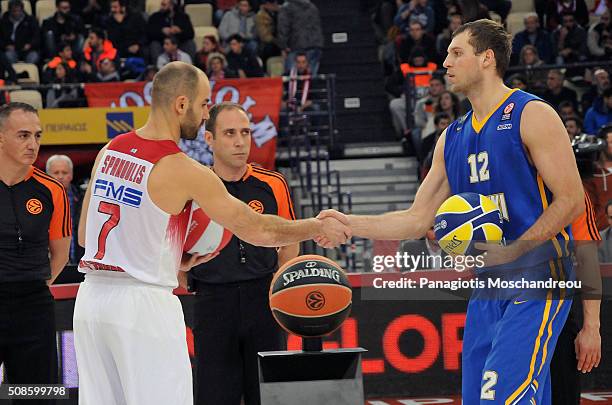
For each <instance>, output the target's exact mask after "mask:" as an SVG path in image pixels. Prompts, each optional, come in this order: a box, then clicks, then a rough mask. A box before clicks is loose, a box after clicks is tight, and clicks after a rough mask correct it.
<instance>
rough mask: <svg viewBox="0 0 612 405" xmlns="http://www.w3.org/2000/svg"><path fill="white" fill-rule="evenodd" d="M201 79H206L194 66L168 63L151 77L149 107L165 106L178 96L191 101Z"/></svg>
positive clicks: (182, 63)
mask: <svg viewBox="0 0 612 405" xmlns="http://www.w3.org/2000/svg"><path fill="white" fill-rule="evenodd" d="M201 80H208V79H207V78H206V75H205V74H204V72H202V71H201V70H200V69H198V68H196V67H195V66H193V65H190V64H187V63H184V62H171V63H168V64H167V65H166V66H164V67H163V68H162V69H161V70H160V71H159V72H157V74H156V75H155V77H154V78H153V89H152V91H151V97H152V100H151V107H152V108H153V109H155V108H157V107H166V106H168V105H169V104H171V103H173V102H174V100H176V98H177V97H180V96H185V97H187V99H188V100H189V101H190V102H193V101H194V98H195V97H196V95H197V92H198V89H199V88H200V86H199V84H200V81H201Z"/></svg>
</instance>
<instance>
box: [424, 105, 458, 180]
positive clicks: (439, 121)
mask: <svg viewBox="0 0 612 405" xmlns="http://www.w3.org/2000/svg"><path fill="white" fill-rule="evenodd" d="M451 122H453V119H452V118H451V116H450V115H448V114H447V113H445V112H438V113H436V115H435V117H434V125H435V128H436V129H435V131H433V132H431V133H429V134H428V135H427V136H425V137H424V138H423V140H422V142H421V153H422V155H423V160H422V162H421V170H420V173H421V179H424V178H425V176H426V175H427V172H428V171H429V169H431V164H432V162H433V152H434V148H435V146H436V143H437V142H438V138H440V135H441V134H442V132H444V130H445V129H446V128H447V127H448V126H449V125H450V124H451Z"/></svg>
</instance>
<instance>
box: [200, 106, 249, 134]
mask: <svg viewBox="0 0 612 405" xmlns="http://www.w3.org/2000/svg"><path fill="white" fill-rule="evenodd" d="M225 110H238V111H242V112H243V113H245V114H246V115H247V116H248V114H247V112H246V110H245V109H244V108H243V107H242V106H241V105H240V104H238V103H232V102H231V101H224V102H222V103H219V104H215V105H213V106H212V107H211V108H210V110H208V115H209V117H208V120H206V130H207V131H210V133H211V134H212V136H213V138H214V137H215V125H217V117H218V116H219V114H220V113H221V111H225Z"/></svg>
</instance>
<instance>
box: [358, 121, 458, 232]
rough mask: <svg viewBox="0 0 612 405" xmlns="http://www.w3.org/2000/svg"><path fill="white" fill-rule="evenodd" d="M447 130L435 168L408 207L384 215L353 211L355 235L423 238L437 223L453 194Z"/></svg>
mask: <svg viewBox="0 0 612 405" xmlns="http://www.w3.org/2000/svg"><path fill="white" fill-rule="evenodd" d="M445 139H446V130H444V132H443V133H442V135H440V139H439V140H438V143H437V144H436V149H435V151H434V155H433V162H432V166H431V170H430V171H429V173H428V174H427V177H425V180H424V181H423V184H421V186H420V187H419V189H418V190H417V193H416V196H415V198H414V202H413V203H412V206H411V207H410V208H408V209H407V210H403V211H394V212H389V213H386V214H382V215H349V216H348V218H349V221H350V227H351V230H352V231H353V235H354V236H360V237H362V238H368V239H374V240H402V239H419V238H422V237H423V236H424V235H425V233H426V232H427V231H428V230H429V229H430V228H431V227H432V226H433V223H434V218H435V215H436V211H437V209H438V207H440V205H442V203H443V202H444V200H446V199H447V198H448V197H449V196H450V186H449V184H448V178H447V177H446V165H445V164H444V142H445Z"/></svg>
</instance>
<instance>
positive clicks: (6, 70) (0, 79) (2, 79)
mask: <svg viewBox="0 0 612 405" xmlns="http://www.w3.org/2000/svg"><path fill="white" fill-rule="evenodd" d="M13 83H17V72H15V69H13V65H12V64H11V62H10V61H9V60H8V58H7V57H6V55H5V54H4V52H0V85H1V84H13Z"/></svg>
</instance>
